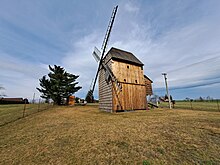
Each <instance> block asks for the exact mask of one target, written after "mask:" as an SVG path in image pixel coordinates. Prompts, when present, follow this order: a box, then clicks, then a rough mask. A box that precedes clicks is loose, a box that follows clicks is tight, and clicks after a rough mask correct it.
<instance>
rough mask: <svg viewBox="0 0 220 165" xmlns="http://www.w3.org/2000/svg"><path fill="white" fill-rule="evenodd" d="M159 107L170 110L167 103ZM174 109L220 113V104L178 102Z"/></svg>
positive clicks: (211, 102)
mask: <svg viewBox="0 0 220 165" xmlns="http://www.w3.org/2000/svg"><path fill="white" fill-rule="evenodd" d="M159 106H160V107H166V108H168V107H169V104H168V103H167V102H161V104H160V105H159ZM174 108H175V109H192V110H202V111H213V112H220V102H217V101H203V102H195V101H193V102H190V101H176V102H175V105H174Z"/></svg>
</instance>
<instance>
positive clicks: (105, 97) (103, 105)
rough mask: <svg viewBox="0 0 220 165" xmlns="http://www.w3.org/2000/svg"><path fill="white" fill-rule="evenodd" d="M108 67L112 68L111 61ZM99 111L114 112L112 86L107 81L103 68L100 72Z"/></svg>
mask: <svg viewBox="0 0 220 165" xmlns="http://www.w3.org/2000/svg"><path fill="white" fill-rule="evenodd" d="M107 65H108V66H109V67H110V68H111V61H109V62H108V63H107ZM99 109H100V110H103V111H109V112H111V111H112V84H111V82H109V83H107V82H106V81H105V71H104V69H103V68H102V69H101V70H100V72H99Z"/></svg>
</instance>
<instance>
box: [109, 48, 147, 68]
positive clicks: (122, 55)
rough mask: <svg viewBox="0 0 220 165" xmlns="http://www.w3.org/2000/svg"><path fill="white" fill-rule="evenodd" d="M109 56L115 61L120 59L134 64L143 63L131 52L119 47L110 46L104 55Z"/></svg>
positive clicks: (140, 64)
mask: <svg viewBox="0 0 220 165" xmlns="http://www.w3.org/2000/svg"><path fill="white" fill-rule="evenodd" d="M109 55H110V56H111V59H113V60H116V61H122V62H126V63H132V64H135V65H139V66H143V65H144V64H143V63H142V62H141V61H140V60H139V59H138V58H137V57H135V55H133V54H132V53H131V52H127V51H124V50H121V49H117V48H114V47H112V48H111V49H110V50H109V52H108V53H107V55H106V56H109Z"/></svg>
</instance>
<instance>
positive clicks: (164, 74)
mask: <svg viewBox="0 0 220 165" xmlns="http://www.w3.org/2000/svg"><path fill="white" fill-rule="evenodd" d="M162 75H163V76H164V79H165V84H166V91H167V97H168V100H169V106H170V109H172V106H171V100H170V95H169V91H168V85H167V77H166V76H167V74H166V73H162Z"/></svg>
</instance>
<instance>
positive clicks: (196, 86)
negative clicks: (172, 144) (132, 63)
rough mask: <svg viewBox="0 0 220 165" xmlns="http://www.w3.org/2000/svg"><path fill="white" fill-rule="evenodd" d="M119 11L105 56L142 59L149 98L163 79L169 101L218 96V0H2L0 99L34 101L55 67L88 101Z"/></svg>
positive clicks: (158, 91) (162, 91)
mask: <svg viewBox="0 0 220 165" xmlns="http://www.w3.org/2000/svg"><path fill="white" fill-rule="evenodd" d="M116 5H119V8H118V12H117V15H116V19H115V22H114V26H113V29H112V32H111V36H110V40H109V42H108V47H107V50H109V49H110V48H111V47H116V48H119V49H122V50H126V51H129V52H132V53H133V54H134V55H135V56H136V57H137V58H138V59H140V60H141V61H142V63H144V73H145V74H146V75H147V76H148V77H149V78H151V79H152V80H153V92H154V94H156V95H159V96H164V95H165V92H166V90H165V82H164V77H163V76H162V73H167V77H168V86H169V92H170V94H171V95H172V97H173V99H185V98H186V97H188V98H199V97H200V96H202V97H207V96H210V97H213V98H220V45H219V44H220V21H219V20H220V1H219V0H209V1H207V0H157V1H153V0H106V1H103V0H93V1H89V0H37V1H36V0H0V86H1V87H4V90H2V89H1V90H0V94H1V95H2V94H5V95H7V97H23V98H29V99H31V98H32V97H33V95H34V94H35V97H36V98H39V97H40V93H39V92H38V91H37V90H36V87H40V86H39V79H40V78H42V77H43V76H44V75H47V74H48V73H49V69H48V65H60V66H62V67H64V68H65V69H66V71H67V72H70V73H72V74H75V75H79V78H78V79H77V81H78V82H79V85H80V86H82V89H81V90H80V91H78V92H77V93H75V95H76V96H77V97H81V98H85V96H86V93H87V91H88V90H89V88H90V84H91V82H92V79H93V78H94V76H95V74H96V70H97V65H98V64H97V62H96V61H95V60H94V58H93V56H92V52H93V50H94V47H95V46H96V47H97V48H99V49H101V46H102V42H103V39H104V35H105V33H106V30H107V26H108V23H109V20H110V16H111V13H112V9H113V7H114V6H116ZM96 87H97V85H96ZM95 97H96V98H98V91H97V88H96V90H95Z"/></svg>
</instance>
